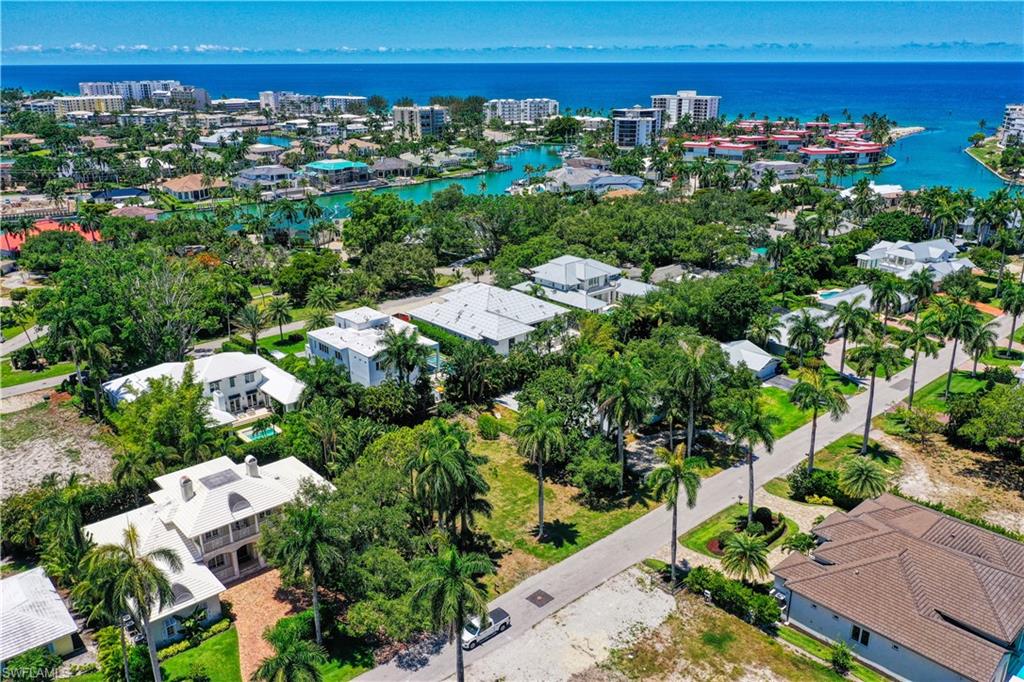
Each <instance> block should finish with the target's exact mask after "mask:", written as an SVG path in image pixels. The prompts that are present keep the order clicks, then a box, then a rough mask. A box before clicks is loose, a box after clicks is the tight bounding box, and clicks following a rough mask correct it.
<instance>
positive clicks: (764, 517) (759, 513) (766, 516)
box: [754, 507, 775, 528]
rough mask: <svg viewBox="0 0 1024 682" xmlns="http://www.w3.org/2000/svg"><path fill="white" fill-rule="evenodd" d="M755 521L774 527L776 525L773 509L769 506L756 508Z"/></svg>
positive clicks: (767, 526)
mask: <svg viewBox="0 0 1024 682" xmlns="http://www.w3.org/2000/svg"><path fill="white" fill-rule="evenodd" d="M754 521H756V522H758V523H760V524H761V525H762V526H764V527H765V528H773V527H774V526H775V519H774V518H773V517H772V510H771V509H769V508H768V507H758V508H757V509H755V510H754Z"/></svg>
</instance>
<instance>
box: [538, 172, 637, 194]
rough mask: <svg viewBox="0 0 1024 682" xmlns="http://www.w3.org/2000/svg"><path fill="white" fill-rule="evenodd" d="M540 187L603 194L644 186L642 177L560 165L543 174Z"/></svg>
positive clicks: (548, 190)
mask: <svg viewBox="0 0 1024 682" xmlns="http://www.w3.org/2000/svg"><path fill="white" fill-rule="evenodd" d="M544 177H545V181H544V184H543V185H542V187H543V188H544V191H545V192H594V193H595V194H604V193H605V192H609V191H612V190H616V189H632V190H639V189H640V188H641V187H643V186H644V181H643V178H638V177H637V176H635V175H618V174H617V173H612V172H610V171H602V170H595V169H593V168H575V167H573V166H562V167H561V168H556V169H554V170H551V171H548V172H547V173H545V174H544Z"/></svg>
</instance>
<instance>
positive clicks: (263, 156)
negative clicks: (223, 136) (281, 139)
mask: <svg viewBox="0 0 1024 682" xmlns="http://www.w3.org/2000/svg"><path fill="white" fill-rule="evenodd" d="M286 151H288V150H287V149H285V148H284V147H278V146H277V145H276V144H263V143H262V142H257V143H256V144H251V145H249V146H248V147H247V148H246V150H245V158H247V159H249V160H250V161H263V162H264V163H277V160H278V159H280V158H281V154H284V153H285V152H286Z"/></svg>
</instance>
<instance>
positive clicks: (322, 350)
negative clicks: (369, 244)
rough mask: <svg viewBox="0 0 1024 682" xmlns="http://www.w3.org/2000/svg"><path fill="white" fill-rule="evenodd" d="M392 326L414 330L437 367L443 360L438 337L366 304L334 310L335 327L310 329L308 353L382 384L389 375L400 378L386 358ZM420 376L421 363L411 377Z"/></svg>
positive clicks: (353, 376)
mask: <svg viewBox="0 0 1024 682" xmlns="http://www.w3.org/2000/svg"><path fill="white" fill-rule="evenodd" d="M389 329H393V330H394V331H395V332H397V333H399V334H410V333H411V334H412V335H413V336H415V337H416V341H417V342H418V343H419V344H420V345H422V346H425V347H427V348H429V349H430V350H431V352H432V353H433V365H434V367H437V366H438V365H439V364H440V346H439V344H438V343H437V342H436V341H434V340H432V339H428V338H427V337H425V336H422V335H421V334H420V333H419V332H418V331H417V330H416V327H415V325H412V324H410V323H408V322H406V321H404V320H400V319H398V318H397V317H392V316H390V315H388V314H386V313H382V312H380V311H377V310H374V309H373V308H368V307H366V306H363V307H360V308H354V309H352V310H345V311H343V312H340V313H334V326H333V327H325V328H323V329H316V330H313V331H310V332H309V333H308V334H307V335H306V353H307V357H309V358H310V359H311V360H314V361H318V360H319V361H325V362H330V363H333V364H335V365H337V366H339V367H344V368H345V369H346V371H347V372H348V378H349V381H352V382H353V383H357V384H360V385H362V386H379V385H380V384H382V383H383V382H385V381H387V380H388V379H398V372H397V371H396V370H395V369H394V368H389V367H388V366H387V363H386V362H384V358H382V354H383V353H384V351H385V350H386V348H385V346H384V337H385V333H386V332H387V330H389ZM419 376H420V368H418V367H417V368H416V369H414V370H413V371H412V373H411V374H410V375H409V377H408V380H409V381H410V382H415V381H416V379H418V378H419Z"/></svg>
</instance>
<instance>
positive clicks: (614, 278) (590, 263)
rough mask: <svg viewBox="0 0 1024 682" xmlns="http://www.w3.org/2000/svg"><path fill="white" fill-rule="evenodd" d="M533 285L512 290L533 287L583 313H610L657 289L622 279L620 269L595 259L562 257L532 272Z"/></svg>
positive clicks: (525, 284) (522, 283)
mask: <svg viewBox="0 0 1024 682" xmlns="http://www.w3.org/2000/svg"><path fill="white" fill-rule="evenodd" d="M531 274H532V277H533V281H532V282H520V283H519V284H516V285H515V286H514V287H512V288H513V289H516V290H517V291H522V292H524V293H529V292H530V291H531V289H532V288H533V287H534V286H539V287H541V289H542V290H543V294H544V298H547V299H550V300H552V301H554V302H555V303H561V304H562V305H568V306H572V307H573V308H581V309H583V310H592V311H602V310H607V309H608V308H609V307H610V306H611V305H612V304H614V303H615V302H616V301H618V300H620V299H621V298H622V297H623V296H644V295H646V294H649V293H650V292H652V291H657V289H658V287H656V286H654V285H653V284H646V283H644V282H637V281H635V280H632V279H629V278H626V277H623V276H622V271H621V270H619V269H618V268H616V267H614V266H611V265H608V264H606V263H602V262H601V261H599V260H594V259H593V258H579V257H577V256H559V257H558V258H555V259H553V260H550V261H548V262H547V263H544V264H543V265H539V266H537V267H536V268H534V269H533V270H532V271H531Z"/></svg>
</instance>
